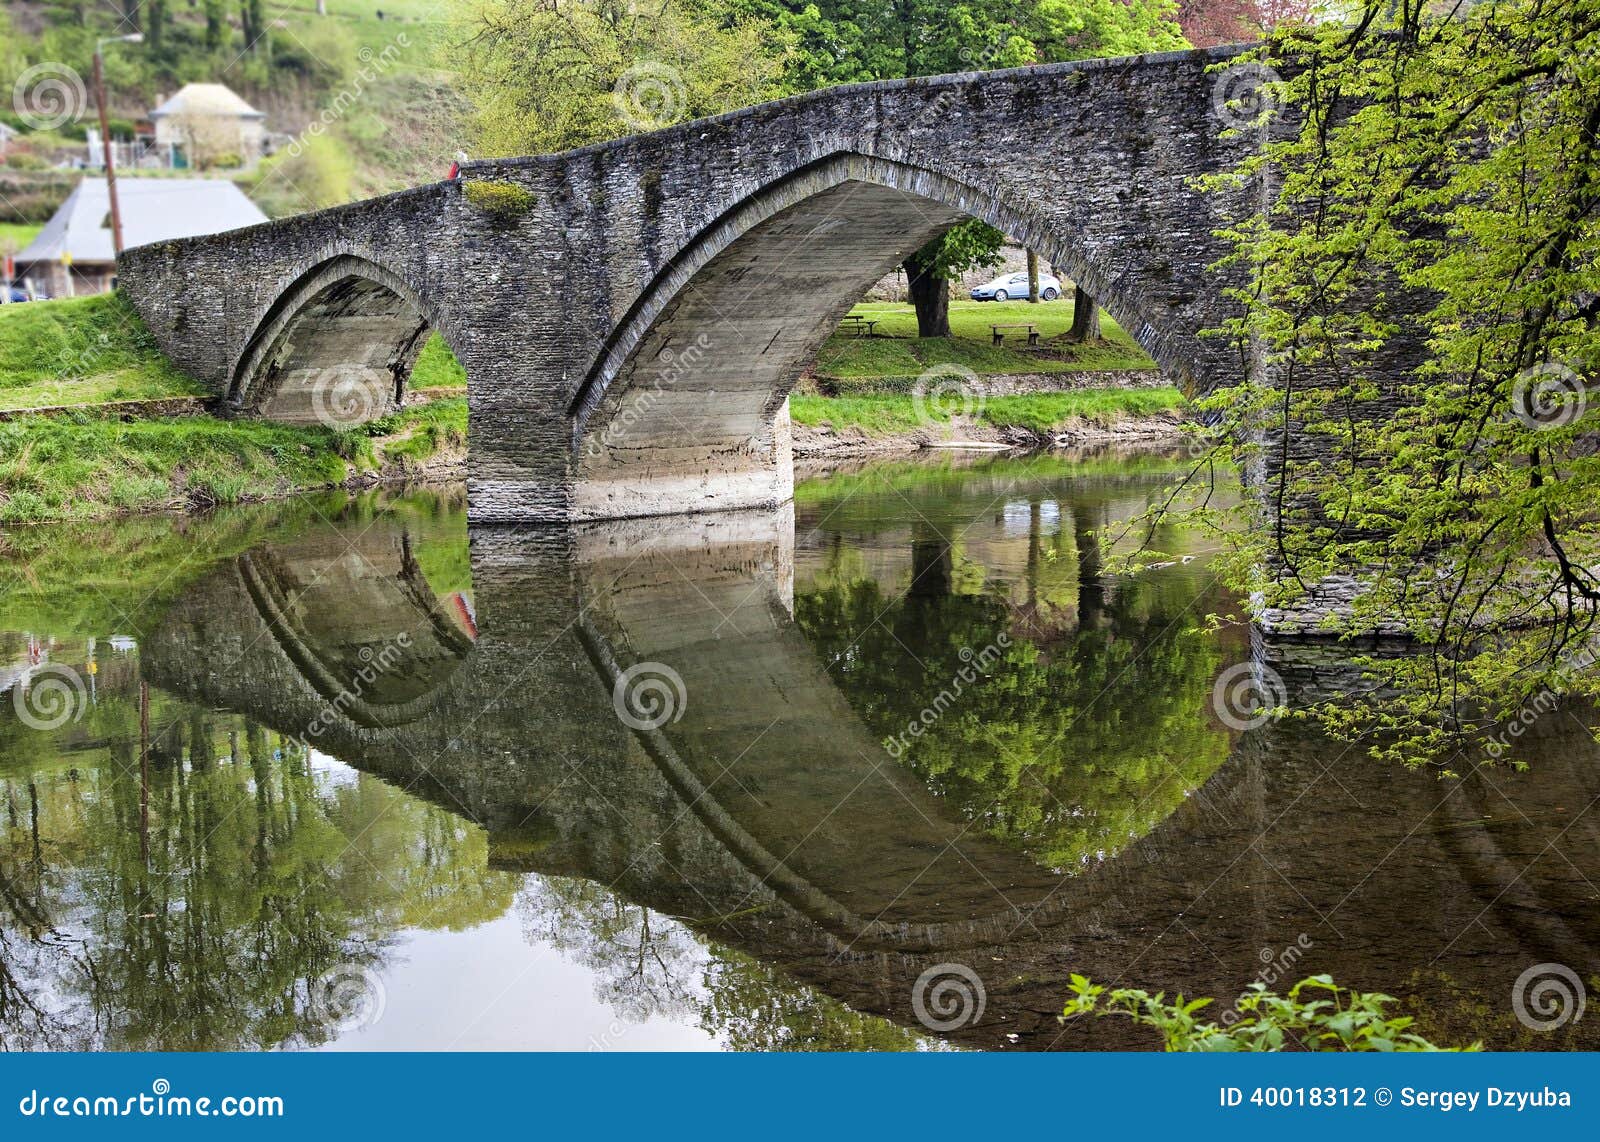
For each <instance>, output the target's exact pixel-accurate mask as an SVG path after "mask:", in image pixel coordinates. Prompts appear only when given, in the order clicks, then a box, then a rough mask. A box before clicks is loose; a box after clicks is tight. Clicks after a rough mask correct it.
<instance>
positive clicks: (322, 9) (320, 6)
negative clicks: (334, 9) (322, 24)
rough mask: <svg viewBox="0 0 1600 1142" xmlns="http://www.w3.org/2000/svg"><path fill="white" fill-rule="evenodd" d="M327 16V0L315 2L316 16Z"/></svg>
mask: <svg viewBox="0 0 1600 1142" xmlns="http://www.w3.org/2000/svg"><path fill="white" fill-rule="evenodd" d="M327 14H328V0H317V15H319V16H326V15H327Z"/></svg>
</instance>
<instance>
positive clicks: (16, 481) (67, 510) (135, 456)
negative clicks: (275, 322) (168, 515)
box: [0, 398, 467, 524]
mask: <svg viewBox="0 0 1600 1142" xmlns="http://www.w3.org/2000/svg"><path fill="white" fill-rule="evenodd" d="M466 429H467V402H466V401H465V400H464V399H461V398H455V399H451V400H441V401H435V402H433V403H431V404H427V405H422V406H420V407H416V408H410V409H407V410H405V411H403V412H398V413H394V414H392V415H390V416H387V417H384V418H382V419H381V420H377V421H373V422H372V423H371V424H368V425H364V426H363V427H362V428H360V429H356V430H354V431H351V432H342V433H340V432H332V431H329V430H328V429H325V428H303V427H296V426H291V425H283V424H270V423H267V422H265V421H249V420H241V421H228V420H219V419H217V418H215V417H209V416H190V417H176V418H172V419H167V420H135V421H123V420H121V419H119V418H117V417H115V416H104V415H99V414H96V413H94V412H92V411H85V412H77V413H69V414H64V415H59V416H24V417H18V418H17V419H15V420H10V421H4V422H0V524H18V523H35V522H40V521H43V520H71V519H95V518H99V517H103V516H109V515H117V514H122V513H128V512H138V511H154V510H160V509H165V508H185V507H187V508H204V507H210V506H213V505H216V504H236V503H248V502H251V501H255V500H265V499H273V498H277V497H281V496H287V495H293V494H296V493H299V492H306V491H311V490H315V489H318V488H329V487H338V486H342V485H351V484H357V483H363V482H368V481H370V480H373V479H376V478H377V476H378V475H379V474H380V473H384V474H387V475H391V476H392V475H403V474H408V473H419V472H421V471H423V470H424V468H425V466H427V465H437V464H440V463H442V462H443V461H445V460H448V459H449V458H451V457H452V456H453V455H455V454H458V453H461V452H462V451H463V450H464V448H465V444H466Z"/></svg>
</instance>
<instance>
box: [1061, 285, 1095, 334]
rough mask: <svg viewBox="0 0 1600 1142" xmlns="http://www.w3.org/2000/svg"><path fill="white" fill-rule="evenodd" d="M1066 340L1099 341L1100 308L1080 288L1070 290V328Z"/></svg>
mask: <svg viewBox="0 0 1600 1142" xmlns="http://www.w3.org/2000/svg"><path fill="white" fill-rule="evenodd" d="M1067 340H1068V341H1098V340H1100V307H1099V306H1098V305H1096V304H1095V301H1094V298H1092V297H1090V296H1089V295H1088V294H1087V293H1086V292H1084V288H1083V287H1082V286H1074V287H1073V288H1072V328H1071V329H1069V330H1067Z"/></svg>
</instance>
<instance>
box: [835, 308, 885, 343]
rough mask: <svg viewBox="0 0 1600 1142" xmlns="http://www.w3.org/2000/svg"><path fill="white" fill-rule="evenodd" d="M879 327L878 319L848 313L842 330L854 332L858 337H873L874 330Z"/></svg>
mask: <svg viewBox="0 0 1600 1142" xmlns="http://www.w3.org/2000/svg"><path fill="white" fill-rule="evenodd" d="M877 327H878V318H876V317H862V316H861V315H860V314H859V313H847V314H845V317H844V322H843V323H842V325H841V328H844V329H848V330H850V331H852V332H853V333H854V334H855V335H856V336H857V337H871V336H873V330H874V329H876V328H877Z"/></svg>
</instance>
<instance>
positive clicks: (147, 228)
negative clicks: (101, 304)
mask: <svg viewBox="0 0 1600 1142" xmlns="http://www.w3.org/2000/svg"><path fill="white" fill-rule="evenodd" d="M117 205H118V207H119V208H120V209H121V212H122V244H123V246H124V247H125V248H128V249H132V248H133V247H134V246H143V245H146V244H148V243H150V242H165V241H168V240H170V239H173V238H192V237H194V236H196V235H198V234H216V233H219V232H220V231H223V230H237V229H238V228H239V227H241V226H254V225H255V224H256V223H257V222H265V221H266V220H267V216H266V215H265V214H263V213H261V210H260V209H259V208H258V207H257V206H256V204H255V203H253V202H251V201H250V200H249V199H248V198H246V197H245V196H244V192H243V191H241V190H240V189H239V188H238V187H237V186H235V185H234V184H233V183H231V182H229V181H228V180H227V179H221V178H119V179H117ZM110 214H111V204H110V200H109V199H108V198H107V197H106V180H105V179H103V178H85V179H84V180H83V181H82V182H80V183H79V184H78V188H77V189H76V190H74V191H73V192H72V193H71V194H70V195H68V196H67V200H66V201H65V202H63V203H62V204H61V208H60V209H59V210H57V211H56V212H55V214H53V215H52V216H51V218H50V221H49V222H46V223H45V226H44V229H43V230H41V231H39V233H38V236H36V237H35V238H34V240H33V241H32V242H30V243H28V248H27V249H25V250H23V251H22V252H21V253H20V254H18V255H17V262H18V264H19V265H20V264H23V263H28V262H57V261H60V260H61V255H62V253H63V252H65V253H70V254H71V255H72V260H73V261H74V262H86V263H93V262H101V263H105V262H110V261H112V260H113V257H112V252H111V222H110Z"/></svg>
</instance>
